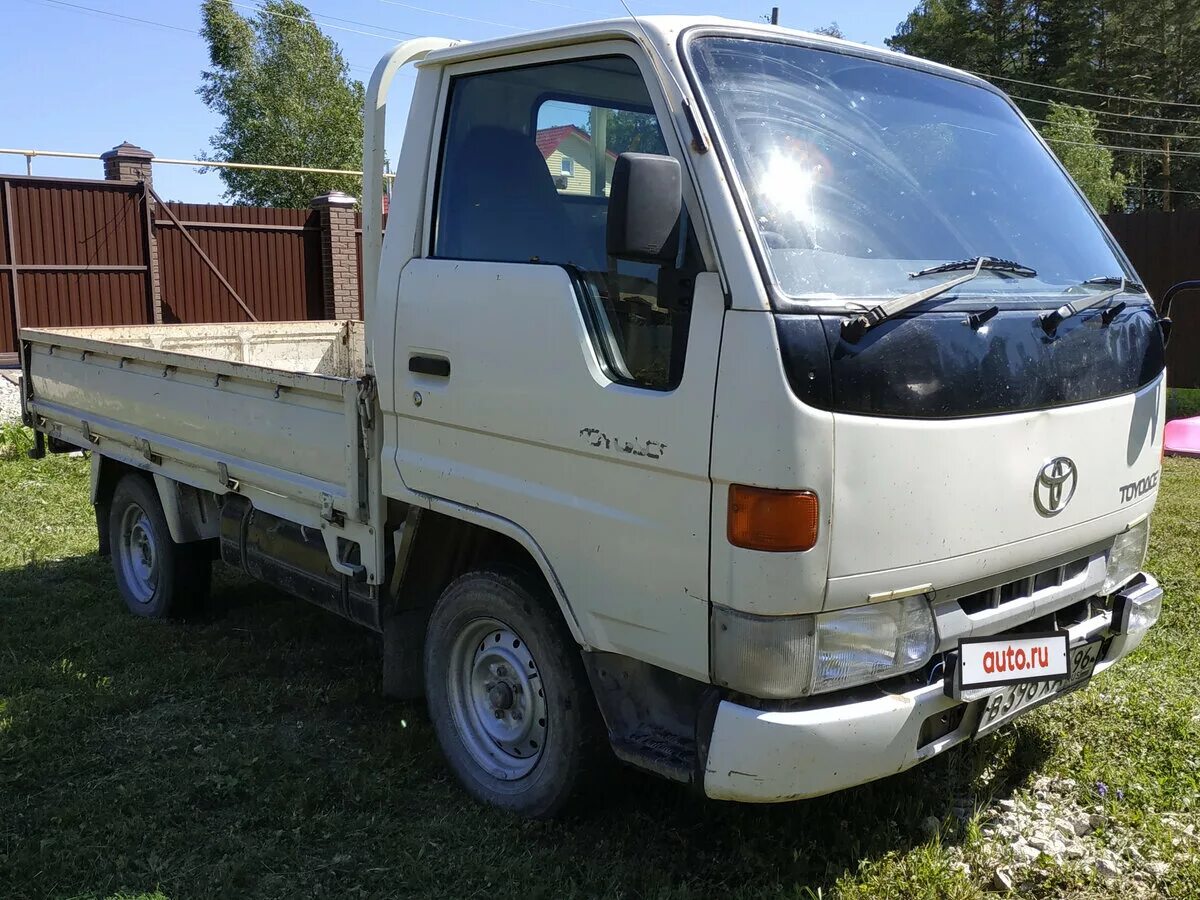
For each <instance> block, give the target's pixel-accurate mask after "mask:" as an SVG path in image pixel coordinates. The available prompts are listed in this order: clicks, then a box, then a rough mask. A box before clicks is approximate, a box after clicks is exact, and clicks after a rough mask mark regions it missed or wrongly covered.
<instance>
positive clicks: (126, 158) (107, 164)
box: [100, 141, 163, 325]
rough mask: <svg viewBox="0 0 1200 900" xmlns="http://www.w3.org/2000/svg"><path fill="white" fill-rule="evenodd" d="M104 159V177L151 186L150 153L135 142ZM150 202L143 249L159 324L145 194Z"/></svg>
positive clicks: (158, 284)
mask: <svg viewBox="0 0 1200 900" xmlns="http://www.w3.org/2000/svg"><path fill="white" fill-rule="evenodd" d="M100 159H101V160H102V161H103V162H104V180H105V181H122V182H125V183H126V184H141V183H142V182H145V184H146V187H147V188H153V187H154V169H153V160H154V154H153V153H151V152H150V151H149V150H143V149H142V148H141V147H138V146H137V145H135V144H131V143H129V141H125V142H124V143H121V144H118V145H117V146H115V147H113V148H112V149H111V150H109V151H108V152H107V153H101V154H100ZM147 202H149V204H150V216H149V219H150V233H149V234H148V235H146V243H147V252H148V254H149V257H150V258H149V260H148V263H149V266H150V307H151V314H152V316H153V318H154V324H156V325H159V324H161V323H162V320H163V308H162V281H161V278H160V275H159V268H158V236H157V235H156V234H155V226H154V217H155V203H154V200H153V199H152V198H150V197H147Z"/></svg>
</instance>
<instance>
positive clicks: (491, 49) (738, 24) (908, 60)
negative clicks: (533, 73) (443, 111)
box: [417, 16, 999, 91]
mask: <svg viewBox="0 0 1200 900" xmlns="http://www.w3.org/2000/svg"><path fill="white" fill-rule="evenodd" d="M639 26H640V27H639ZM689 28H704V29H706V30H715V31H724V32H728V33H730V34H740V35H745V36H747V37H761V38H772V37H774V38H786V39H790V40H795V41H799V42H802V43H804V44H808V45H811V46H827V47H829V48H830V49H833V50H838V51H841V52H849V53H853V54H855V55H858V56H863V57H867V58H870V59H877V60H879V61H881V62H889V63H893V64H900V65H904V66H908V67H910V68H918V69H923V70H926V71H929V72H933V73H936V74H939V75H948V76H950V77H953V78H957V79H959V80H961V81H968V82H971V83H973V84H977V85H979V86H981V87H987V88H990V89H991V90H994V91H999V88H996V87H995V86H994V85H992V84H990V83H989V82H987V81H985V80H984V79H982V78H979V77H978V76H975V75H972V74H971V73H969V72H964V71H962V70H961V69H955V68H953V67H951V66H946V65H942V64H941V63H936V62H932V61H931V60H927V59H922V58H920V57H916V56H907V55H905V54H903V53H896V52H895V51H892V50H885V49H882V48H879V47H871V46H869V45H867V44H859V43H855V42H854V41H847V40H843V39H841V38H835V37H830V36H828V35H824V34H814V33H812V32H808V31H801V30H799V29H795V28H784V27H783V26H780V25H768V24H766V23H763V22H747V21H744V20H740V19H727V18H724V17H721V16H638V17H637V20H636V21H635V20H634V19H632V18H629V17H628V16H625V17H620V18H612V19H600V20H597V21H594V22H579V23H576V24H573V25H563V26H560V27H557V28H547V29H542V30H538V31H528V32H523V33H520V34H514V35H506V36H504V37H497V38H489V39H488V40H483V41H462V42H457V43H455V44H454V45H453V46H451V47H448V48H446V49H444V50H436V51H434V52H432V53H430V54H429V55H428V56H426V57H425V59H424V60H422V61H421V62H419V63H418V64H417V65H418V66H435V65H446V64H449V63H454V62H462V61H464V60H470V59H480V58H484V57H495V56H504V55H506V54H509V53H519V52H524V51H528V50H535V49H543V48H548V47H560V46H565V45H571V44H579V43H585V42H589V41H599V40H604V39H606V38H618V39H632V40H634V41H636V42H637V43H640V44H643V45H644V44H645V43H646V40H647V38H648V39H649V40H650V41H651V42H652V43H653V45H654V47H655V49H656V50H657V51H658V53H659V54H660V55H661V56H662V57H664V58H666V59H668V60H675V59H677V58H678V44H677V40H678V37H679V35H680V33H682V32H683V31H684V30H686V29H689Z"/></svg>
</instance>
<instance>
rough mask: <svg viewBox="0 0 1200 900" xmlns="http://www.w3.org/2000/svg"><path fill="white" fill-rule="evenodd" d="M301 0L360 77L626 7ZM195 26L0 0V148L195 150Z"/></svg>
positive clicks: (98, 3) (869, 32)
mask: <svg viewBox="0 0 1200 900" xmlns="http://www.w3.org/2000/svg"><path fill="white" fill-rule="evenodd" d="M254 2H255V0H235V6H237V7H239V11H240V12H243V13H247V12H250V11H251V7H252V4H253V3H254ZM629 2H630V6H631V7H632V8H633V11H634V12H635V13H637V14H639V15H640V14H652V13H677V14H678V13H682V14H697V13H707V14H716V15H723V16H728V17H730V18H736V19H750V20H753V19H757V18H758V17H759V16H760V15H762V14H764V13H767V12H769V10H770V7H771V6H772V5H778V6H779V7H780V10H781V13H780V15H781V20H782V22H783V23H784V24H787V25H792V26H793V27H797V28H813V27H817V26H820V25H826V24H828V23H830V22H832V21H837V23H838V25H839V26H840V27H841V29H842V31H843V32H845V34H846V37H848V38H850V39H851V40H856V41H862V42H864V43H868V44H875V45H877V46H882V44H883V40H884V38H886V37H888V36H889V35H891V34H892V33H893V32H894V31H895V28H896V25H897V23H899V22H900V21H901V20H902V19H903V18H904V16H905V15H906V14H907V13H908V11H909V10H910V9H912V7H913V5H914V3H915V0H864V2H852V3H847V2H845V0H808V2H803V3H800V2H789V0H762V2H761V3H760V2H739V0H629ZM307 5H308V7H309V9H310V10H311V11H312V13H313V15H314V16H315V17H316V19H317V20H318V21H319V22H323V23H325V24H324V25H323V29H324V31H325V33H326V34H328V35H329V36H330V37H331V38H333V39H334V40H335V41H336V42H337V43H338V45H339V46H340V47H341V48H342V51H343V53H344V54H345V56H346V60H347V62H348V63H349V64H350V66H351V74H352V75H353V77H355V78H358V79H360V80H362V81H366V80H367V78H368V76H369V75H370V71H371V68H372V67H373V66H374V65H375V63H376V62H377V61H378V59H379V57H380V56H381V55H382V54H383V53H384V52H385V51H386V50H387V49H388V48H389V47H390V46H391V45H392V44H394V43H396V42H397V41H400V40H403V39H404V38H405V37H408V36H409V35H410V34H420V35H438V36H442V37H450V38H461V39H467V40H479V39H483V38H489V37H497V36H500V35H504V34H512V33H514V32H517V31H524V30H530V29H535V28H545V27H550V26H554V25H565V24H568V23H571V22H582V21H587V20H589V19H597V18H609V17H612V16H618V15H623V12H622V9H621V6H620V3H619V0H455V2H443V0H411V2H409V0H406V2H403V3H401V2H398V0H311V2H309V3H308V4H307ZM84 7H86V8H87V9H85V8H84ZM90 10H100V11H103V12H104V13H108V14H109V15H104V14H102V13H100V12H93V11H90ZM120 17H129V18H120ZM131 19H141V20H146V22H139V21H132V20H131ZM147 22H153V23H158V24H147ZM199 29H200V14H199V0H0V33H2V34H3V35H4V52H3V53H0V85H3V87H0V147H14V148H21V149H25V148H32V149H39V150H67V151H74V152H81V153H101V152H103V151H105V150H107V149H109V148H110V147H112V146H114V145H115V144H119V143H120V142H121V141H124V140H128V141H130V142H132V143H135V144H138V145H140V146H142V147H145V148H146V149H147V150H150V151H152V152H153V153H155V154H156V155H157V156H161V157H167V158H176V159H195V158H196V156H197V155H198V154H200V153H201V152H202V151H204V150H205V148H206V147H207V146H208V138H209V136H210V135H211V134H212V133H213V131H214V130H215V128H216V126H217V120H216V117H215V116H213V115H212V114H211V113H209V111H208V110H207V109H206V108H205V107H204V105H203V104H202V103H201V102H200V98H199V97H197V96H196V93H195V90H196V87H197V86H198V85H199V83H200V73H201V72H202V71H203V69H204V68H205V67H206V65H207V63H208V57H207V55H206V52H205V46H204V42H203V40H202V39H201V38H200V36H199V33H198V32H199ZM411 84H412V82H411V80H408V81H406V80H404V79H398V80H397V82H396V84H395V87H394V88H393V92H394V94H400V95H406V94H407V91H408V90H409V89H410V86H411ZM398 99H399V98H398ZM397 105H398V106H400V107H401V109H399V110H394V109H390V110H389V113H392V115H390V116H389V119H390V120H391V122H392V123H402V122H403V114H404V110H403V106H404V105H405V104H403V103H401V104H397ZM400 131H401V127H400V125H398V124H397V125H396V127H393V128H389V136H388V138H389V146H393V145H394V142H395V141H396V140H398V138H399V136H400ZM392 155H393V156H394V150H393V151H392ZM100 165H101V164H100V163H99V162H98V161H93V160H77V161H76V160H55V159H37V160H35V161H34V169H33V171H34V174H35V175H60V176H68V177H80V178H98V177H100V173H101V168H100ZM0 171H3V172H24V171H25V160H24V158H23V157H18V156H0ZM154 182H155V187H156V188H157V189H158V191H159V193H160V194H161V195H162V196H163V197H165V198H167V199H172V200H185V201H190V202H196V203H211V202H217V201H219V200H220V197H221V190H222V185H221V182H220V179H219V178H218V177H217V176H216V174H215V173H210V174H200V173H198V172H196V171H195V170H193V169H190V168H186V167H183V166H167V165H160V166H156V167H155V171H154Z"/></svg>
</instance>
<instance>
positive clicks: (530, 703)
mask: <svg viewBox="0 0 1200 900" xmlns="http://www.w3.org/2000/svg"><path fill="white" fill-rule="evenodd" d="M552 603H553V599H552V598H550V597H548V596H546V592H545V589H544V588H542V587H541V586H540V585H539V584H538V583H537V582H536V581H535V580H533V579H529V578H526V577H524V576H523V575H518V574H512V573H501V572H491V571H487V572H474V573H471V574H468V575H464V576H463V577H461V578H459V579H458V580H457V581H455V582H454V583H453V584H451V585H450V587H449V588H447V589H446V591H445V593H443V594H442V596H441V598H440V599H439V600H438V603H437V605H436V607H435V608H434V611H433V614H432V616H431V617H430V620H429V630H428V633H427V636H426V641H425V686H426V693H427V696H428V698H429V711H430V718H431V719H432V721H433V725H434V729H435V730H436V732H437V736H438V741H439V743H440V744H441V746H442V751H443V752H444V753H445V755H446V759H447V761H448V762H449V764H450V767H451V769H453V771H454V774H455V775H456V776H457V777H458V779H459V781H460V782H462V784H463V786H464V787H465V788H466V789H467V791H468V792H470V793H471V794H472V795H473V796H474V797H476V798H477V799H479V800H482V801H484V802H486V803H490V804H492V805H494V806H499V807H502V808H504V809H508V810H510V811H512V812H516V813H519V814H521V815H526V816H531V817H536V818H544V817H549V816H552V815H554V814H555V813H557V812H559V811H560V810H561V809H562V808H563V806H564V805H565V804H566V803H567V802H568V800H569V799H570V798H571V795H572V794H573V793H574V791H575V789H576V786H577V784H578V783H579V781H580V779H581V777H582V776H583V775H584V774H585V773H586V771H587V770H588V769H589V768H590V765H591V759H592V754H593V753H595V752H596V751H597V747H598V746H599V744H598V743H597V741H599V740H600V739H601V737H602V735H600V734H598V733H597V729H596V726H595V718H596V713H595V710H594V705H593V700H592V697H591V694H590V688H589V686H588V682H587V676H586V675H585V673H584V671H583V666H582V662H581V660H580V658H579V649H578V647H576V646H575V642H574V641H573V640H572V638H571V636H570V634H569V633H568V632H567V630H566V628H565V627H564V625H563V623H562V621H561V619H560V618H559V616H558V612H557V610H555V609H553V608H552V606H551V605H550V604H552Z"/></svg>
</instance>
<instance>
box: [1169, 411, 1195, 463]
mask: <svg viewBox="0 0 1200 900" xmlns="http://www.w3.org/2000/svg"><path fill="white" fill-rule="evenodd" d="M1163 445H1164V447H1165V448H1166V451H1167V453H1169V454H1171V455H1172V456H1196V457H1200V416H1196V417H1194V418H1191V419H1175V420H1174V421H1172V422H1168V423H1167V428H1166V435H1165V437H1164V439H1163Z"/></svg>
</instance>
